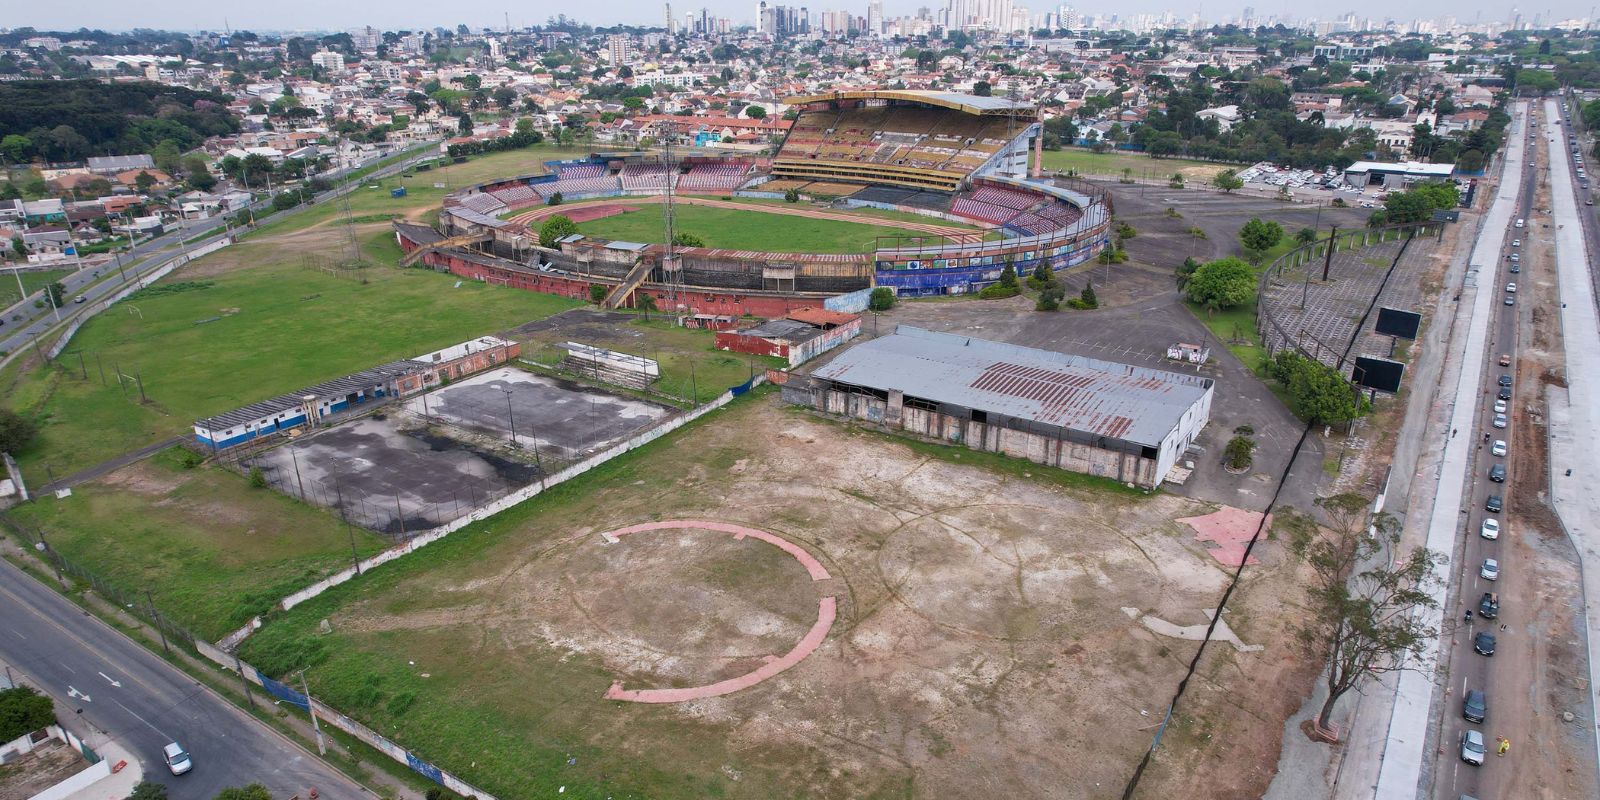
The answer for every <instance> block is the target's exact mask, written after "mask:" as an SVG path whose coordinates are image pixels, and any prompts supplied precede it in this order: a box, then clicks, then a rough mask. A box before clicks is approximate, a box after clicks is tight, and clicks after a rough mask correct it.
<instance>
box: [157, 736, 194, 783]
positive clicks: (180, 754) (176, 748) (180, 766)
mask: <svg viewBox="0 0 1600 800" xmlns="http://www.w3.org/2000/svg"><path fill="white" fill-rule="evenodd" d="M161 757H162V758H163V759H165V760H166V762H167V769H169V770H172V774H174V775H182V774H183V773H185V772H188V771H189V770H191V769H194V762H193V761H191V760H190V759H189V753H188V752H187V751H185V750H184V749H183V745H181V744H178V743H177V742H170V743H168V744H167V746H166V747H163V748H161Z"/></svg>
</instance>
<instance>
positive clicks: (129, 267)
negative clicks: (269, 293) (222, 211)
mask: <svg viewBox="0 0 1600 800" xmlns="http://www.w3.org/2000/svg"><path fill="white" fill-rule="evenodd" d="M436 155H437V153H436V152H435V151H434V150H433V148H431V147H426V148H424V149H422V150H421V151H420V152H418V153H417V154H415V155H413V156H412V157H411V158H408V159H406V160H404V161H401V162H398V163H395V164H391V165H389V166H387V167H384V168H383V169H381V170H378V171H376V172H374V173H372V174H371V175H367V176H363V181H364V180H372V179H376V178H383V177H387V176H389V175H392V174H395V173H397V172H400V171H402V170H405V169H407V168H409V167H411V166H414V165H415V164H417V163H418V162H420V161H424V160H427V159H430V158H434V157H435V156H436ZM388 157H390V156H387V155H385V156H379V157H376V158H373V159H369V160H368V161H366V162H363V163H360V164H356V165H354V166H352V167H349V168H347V169H343V170H338V171H334V172H330V173H324V174H323V175H322V176H321V177H326V178H329V179H331V180H338V179H340V178H342V177H343V176H344V175H345V173H347V172H351V171H356V170H361V169H365V168H366V167H367V166H369V165H370V164H372V163H374V162H377V161H381V160H383V159H384V158H388ZM361 184H362V181H356V182H352V183H350V184H349V185H347V186H344V187H335V188H333V189H329V190H328V191H326V192H323V193H322V194H319V195H317V197H316V202H317V203H324V202H327V201H329V200H332V199H334V198H336V197H338V196H339V192H340V191H341V189H342V190H344V191H355V190H356V189H357V188H359V187H360V186H361ZM270 203H271V201H270V199H263V200H261V201H259V202H257V203H255V204H254V205H252V206H251V207H252V208H253V209H255V211H256V213H257V214H264V212H266V211H267V210H268V207H269V206H270ZM308 207H309V206H296V207H295V208H291V209H288V210H285V211H279V212H276V213H265V214H264V215H263V216H259V217H257V218H256V223H257V224H258V225H265V224H267V223H269V222H273V221H275V220H278V219H281V218H282V217H285V216H288V215H291V214H295V213H298V212H300V211H302V210H304V209H306V208H308ZM174 227H175V229H174V230H173V231H171V232H169V233H168V234H166V235H165V236H160V237H158V238H156V239H152V240H150V241H148V242H144V243H141V244H139V245H138V246H136V247H135V248H134V249H133V251H132V252H128V253H123V254H122V258H121V263H122V269H121V270H120V274H119V275H118V276H117V277H116V278H114V279H111V280H104V281H100V278H101V277H102V276H108V275H110V274H112V273H117V272H119V270H118V268H117V262H116V261H115V260H113V261H112V262H111V263H108V264H102V265H100V266H98V267H94V268H86V269H83V270H80V271H78V272H75V273H73V274H72V275H69V276H67V277H66V278H64V279H63V280H62V285H63V286H64V287H65V288H66V292H65V300H66V305H65V307H64V308H61V309H59V312H60V313H59V314H57V313H56V311H57V310H56V309H52V308H50V307H48V306H46V307H45V308H44V309H36V308H34V307H33V304H32V303H30V302H26V301H24V302H23V303H21V304H19V306H17V307H15V308H14V309H13V310H12V311H11V312H10V313H8V314H7V315H6V317H5V321H4V324H5V327H3V328H0V350H3V351H5V352H7V353H14V352H16V351H17V350H19V349H21V348H24V347H29V346H31V345H32V344H33V342H34V339H35V337H39V336H42V335H43V334H44V333H45V332H46V331H48V330H49V329H50V328H52V327H54V326H55V325H57V324H58V321H57V317H58V316H59V317H60V319H62V320H65V319H68V318H69V317H70V316H71V315H73V314H76V313H80V310H81V309H83V308H85V307H86V306H85V305H78V304H75V303H73V302H71V300H72V298H76V297H78V296H79V295H82V296H83V297H84V298H85V303H86V304H87V303H89V302H93V301H95V300H98V299H100V298H102V297H105V296H106V295H109V294H112V293H114V292H116V291H117V290H119V289H121V288H122V287H123V286H126V285H127V281H128V280H131V279H136V278H137V277H138V276H139V275H142V274H144V273H146V272H149V271H150V270H152V269H155V268H156V267H158V266H160V265H161V264H163V263H165V262H166V261H167V260H168V259H170V258H172V257H173V256H176V255H179V254H180V253H181V252H182V251H183V250H185V249H194V248H196V247H202V246H204V245H207V244H210V243H211V242H214V241H216V240H218V239H221V238H222V237H223V236H225V235H227V234H228V231H227V230H225V228H224V226H223V221H222V218H221V217H209V218H207V219H198V220H183V221H181V222H178V223H175V226H174ZM207 230H210V231H213V232H214V235H212V236H209V237H207V238H206V239H204V240H202V241H199V242H195V243H194V244H192V245H183V244H182V242H183V241H184V240H186V239H192V238H194V237H195V236H196V235H198V234H199V233H203V232H205V231H207ZM4 279H6V277H5V276H0V280H4ZM94 281H100V283H97V284H95V285H93V286H89V287H88V288H87V289H85V288H83V287H84V286H86V285H88V284H90V283H93V282H94ZM40 344H41V345H43V344H44V343H43V342H40Z"/></svg>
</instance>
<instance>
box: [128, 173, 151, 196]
mask: <svg viewBox="0 0 1600 800" xmlns="http://www.w3.org/2000/svg"><path fill="white" fill-rule="evenodd" d="M133 185H134V186H135V187H138V189H139V193H140V194H149V192H150V190H151V189H153V188H155V185H156V176H154V175H151V174H150V173H148V172H145V171H144V170H139V174H138V175H135V176H133Z"/></svg>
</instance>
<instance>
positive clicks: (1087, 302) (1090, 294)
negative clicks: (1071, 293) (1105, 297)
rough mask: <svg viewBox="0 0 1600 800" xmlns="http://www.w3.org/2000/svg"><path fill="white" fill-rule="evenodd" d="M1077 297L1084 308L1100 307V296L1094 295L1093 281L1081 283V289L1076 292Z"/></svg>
mask: <svg viewBox="0 0 1600 800" xmlns="http://www.w3.org/2000/svg"><path fill="white" fill-rule="evenodd" d="M1078 299H1079V300H1080V301H1082V302H1083V307H1084V308H1099V307H1100V298H1098V297H1095V294H1094V284H1093V283H1086V284H1084V285H1083V291H1082V292H1079V293H1078Z"/></svg>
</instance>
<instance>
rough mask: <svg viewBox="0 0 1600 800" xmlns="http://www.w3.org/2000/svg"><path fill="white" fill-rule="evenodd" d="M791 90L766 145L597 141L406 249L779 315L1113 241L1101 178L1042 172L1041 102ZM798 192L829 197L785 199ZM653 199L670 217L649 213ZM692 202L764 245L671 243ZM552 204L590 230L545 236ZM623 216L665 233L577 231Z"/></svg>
mask: <svg viewBox="0 0 1600 800" xmlns="http://www.w3.org/2000/svg"><path fill="white" fill-rule="evenodd" d="M784 102H785V103H786V104H788V105H790V106H792V107H795V108H797V109H799V111H800V113H799V115H798V117H797V118H796V119H795V120H794V125H793V126H792V127H791V128H790V130H789V132H788V134H787V135H786V136H785V137H784V139H783V141H782V143H781V144H780V145H779V147H778V148H777V151H776V154H775V155H772V156H766V157H760V158H754V157H724V156H710V157H708V156H698V155H686V156H683V157H676V156H675V155H674V154H673V153H672V152H671V151H670V150H669V151H667V152H664V153H636V152H628V153H617V154H608V153H595V154H592V155H590V156H589V157H587V158H584V159H575V160H567V161H552V162H547V163H546V164H545V167H546V172H545V173H544V174H539V175H525V176H519V177H513V178H506V179H502V180H495V181H490V182H487V183H482V184H479V185H476V186H471V187H467V188H465V189H462V190H460V191H457V192H454V193H452V194H450V195H449V196H447V197H446V198H445V201H444V207H443V209H442V211H441V213H440V228H439V229H434V228H431V227H428V226H425V225H417V224H412V223H403V222H397V223H396V224H395V231H396V236H397V239H398V241H399V244H400V246H401V248H402V249H403V250H405V251H406V256H405V258H404V261H403V263H405V264H416V263H421V264H425V265H427V266H430V267H432V268H434V269H439V270H445V271H449V272H452V273H454V274H457V275H460V276H462V277H468V278H473V279H476V280H482V281H487V282H492V283H500V284H504V285H509V286H516V287H519V288H524V289H529V290H532V291H539V292H548V293H552V294H559V295H563V296H568V297H583V298H588V297H591V296H593V294H592V293H593V291H594V290H593V287H596V286H598V287H602V291H603V292H604V301H603V305H604V306H605V307H607V308H617V307H624V306H635V305H637V304H638V297H639V294H640V293H647V294H649V295H651V296H652V298H653V299H654V300H655V306H656V307H657V308H660V309H663V310H667V311H671V312H674V313H678V314H681V315H687V316H698V317H705V318H719V317H720V318H726V317H730V316H743V315H755V316H768V317H771V316H781V315H783V314H785V313H787V312H789V311H791V310H794V309H796V308H801V307H807V306H820V305H829V306H830V307H836V308H837V309H838V310H860V308H861V307H862V306H864V304H865V294H866V291H867V290H869V289H871V288H873V287H878V286H886V287H891V288H893V289H894V291H895V292H896V294H898V295H900V296H902V297H915V296H927V295H945V294H964V293H968V292H975V291H978V290H980V289H982V288H983V287H985V286H988V285H990V284H992V283H994V282H995V281H997V280H998V279H999V277H1000V274H1001V272H1002V271H1003V269H1004V268H1005V266H1006V265H1008V264H1009V265H1012V266H1013V267H1014V268H1015V269H1016V270H1017V271H1018V272H1019V273H1027V272H1031V271H1033V270H1034V269H1036V268H1037V266H1038V264H1039V263H1040V262H1041V261H1043V262H1044V263H1046V264H1048V265H1049V267H1050V268H1051V269H1053V270H1064V269H1067V268H1069V267H1072V266H1074V265H1077V264H1081V263H1084V262H1086V261H1089V260H1090V259H1092V258H1094V257H1095V255H1096V254H1097V253H1098V252H1099V251H1100V250H1101V249H1103V248H1104V247H1105V246H1106V244H1107V241H1108V234H1107V231H1108V228H1109V220H1110V212H1111V209H1110V203H1111V201H1110V198H1109V196H1108V195H1107V194H1106V192H1105V191H1104V190H1103V189H1100V188H1097V187H1095V186H1093V185H1091V184H1088V183H1085V182H1082V181H1076V180H1070V179H1064V178H1044V177H1041V176H1040V175H1039V173H1038V170H1037V164H1038V159H1037V157H1035V158H1034V160H1033V163H1034V170H1033V172H1032V174H1031V175H1030V170H1029V152H1030V148H1034V149H1036V148H1037V147H1038V145H1039V141H1040V140H1039V135H1040V126H1039V125H1038V124H1037V122H1036V121H1035V120H1036V117H1037V109H1036V108H1034V107H1033V106H1030V105H1027V104H1023V103H1017V102H1015V101H1011V100H1007V99H1005V98H998V97H979V96H973V95H963V94H955V93H947V92H928V91H888V90H862V91H839V92H833V93H829V94H823V95H812V96H803V97H791V98H787V99H786V100H785V101H784ZM557 194H559V195H560V198H559V201H560V202H559V204H558V205H553V204H551V200H552V198H555V196H556V195H557ZM794 194H798V195H799V196H800V197H802V198H805V199H809V200H813V201H825V202H826V206H821V204H820V203H818V202H813V203H807V204H803V205H801V204H795V203H792V202H791V203H784V202H783V201H784V200H785V199H792V198H793V195H794ZM619 198H621V199H620V200H619ZM658 207H659V208H660V210H661V212H663V213H659V214H655V213H653V212H645V211H644V210H645V209H646V208H649V209H652V210H654V209H657V208H658ZM689 212H693V213H695V214H717V215H721V216H716V217H714V218H715V219H717V220H721V221H726V220H733V219H742V218H744V217H747V216H748V217H757V218H758V219H756V220H755V221H754V222H752V223H749V224H751V225H752V226H753V227H756V228H758V229H760V230H761V231H763V232H765V233H766V234H767V235H769V236H770V240H769V241H770V244H758V246H750V245H749V244H748V243H746V244H745V245H743V246H740V247H737V248H736V247H713V246H706V247H683V246H670V247H669V246H668V244H667V242H668V240H669V238H670V237H669V235H668V234H667V231H668V230H669V223H668V220H669V219H675V218H676V217H677V216H679V215H681V214H686V213H689ZM555 214H561V215H564V216H567V217H569V218H571V219H572V220H573V221H574V222H577V223H579V225H580V233H578V234H574V235H571V236H567V237H566V238H564V239H562V240H561V241H560V242H556V243H555V245H556V246H554V247H543V246H541V245H540V242H539V236H538V227H539V224H540V223H541V221H542V220H544V219H545V218H548V217H549V216H552V215H555ZM627 214H632V215H634V219H636V220H639V221H643V220H644V219H646V216H645V214H648V216H649V217H650V218H651V219H652V223H653V224H652V225H651V226H650V227H651V230H657V231H658V232H657V233H656V234H655V235H654V236H653V237H651V241H646V242H638V241H625V240H620V239H612V238H604V237H601V236H599V235H593V234H586V233H583V232H582V231H583V226H584V225H585V224H586V223H589V224H593V223H594V222H595V221H596V220H607V221H608V222H609V220H608V218H611V217H617V216H619V215H627ZM702 218H704V219H711V218H712V217H702ZM797 218H806V219H803V220H802V219H797ZM857 224H859V226H860V227H859V231H865V232H866V233H871V234H876V235H873V236H871V237H870V241H864V240H862V236H863V235H864V234H861V233H860V232H859V231H858V233H857V235H856V238H855V240H853V241H852V242H851V243H850V244H849V245H841V244H838V243H837V242H832V241H827V242H825V243H826V244H829V245H838V246H829V247H822V246H817V247H814V248H813V249H815V250H818V251H821V252H789V251H788V250H789V249H792V248H793V247H794V246H796V245H801V246H802V247H801V249H804V247H803V245H806V244H808V243H817V242H823V240H820V239H816V238H809V237H807V236H805V235H802V234H801V233H799V231H801V230H802V229H801V228H800V227H799V226H801V225H809V226H822V225H833V226H835V227H834V228H830V229H829V230H845V229H846V228H849V229H851V230H856V229H857ZM634 229H635V230H639V227H638V226H637V225H635V226H634ZM640 238H644V237H640ZM840 295H849V296H850V297H849V298H841V299H834V298H838V297H839V296H840ZM830 300H832V302H831V303H830Z"/></svg>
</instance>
